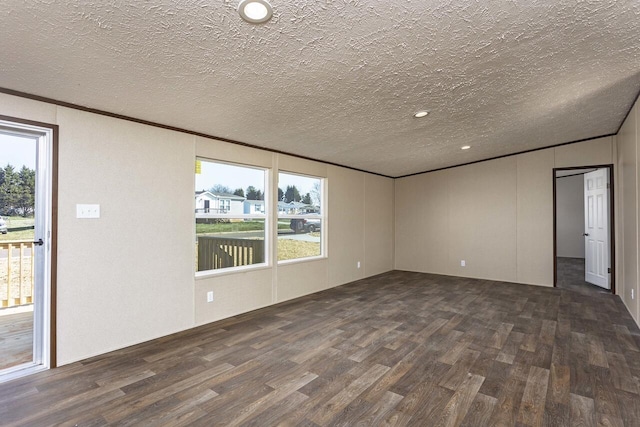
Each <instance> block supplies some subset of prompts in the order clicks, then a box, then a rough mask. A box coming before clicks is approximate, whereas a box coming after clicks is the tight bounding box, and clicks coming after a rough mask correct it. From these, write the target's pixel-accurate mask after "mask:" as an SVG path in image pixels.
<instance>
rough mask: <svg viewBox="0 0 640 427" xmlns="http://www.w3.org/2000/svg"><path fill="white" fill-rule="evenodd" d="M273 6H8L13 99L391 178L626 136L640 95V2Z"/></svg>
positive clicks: (414, 0)
mask: <svg viewBox="0 0 640 427" xmlns="http://www.w3.org/2000/svg"><path fill="white" fill-rule="evenodd" d="M270 1H271V4H272V5H273V7H274V18H273V19H272V20H271V21H270V22H268V23H267V24H263V25H252V24H249V23H247V22H244V21H242V20H241V19H240V17H239V15H238V13H237V12H236V10H235V8H236V6H237V0H223V1H221V0H208V1H204V0H182V1H175V0H174V1H171V0H144V1H141V0H117V1H116V0H113V1H106V0H105V1H95V0H94V1H89V0H84V1H75V0H38V1H35V0H6V1H5V2H3V6H2V8H1V9H0V28H2V36H1V37H0V87H2V88H5V89H11V90H16V91H21V92H25V93H29V94H34V95H38V96H43V97H48V98H52V99H55V100H58V101H65V102H70V103H74V104H78V105H81V106H86V107H91V108H95V109H99V110H104V111H108V112H111V113H117V114H122V115H126V116H130V117H134V118H137V119H143V120H148V121H152V122H157V123H162V124H165V125H169V126H175V127H180V128H183V129H187V130H191V131H196V132H202V133H205V134H209V135H213V136H218V137H222V138H228V139H233V140H237V141H240V142H243V143H247V144H252V145H256V146H260V147H267V148H270V149H275V150H280V151H284V152H289V153H292V154H297V155H303V156H307V157H311V158H314V159H319V160H323V161H328V162H332V163H337V164H341V165H346V166H350V167H353V168H358V169H363V170H367V171H372V172H376V173H380V174H384V175H388V176H402V175H406V174H411V173H415V172H421V171H426V170H433V169H437V168H442V167H447V166H451V165H457V164H463V163H468V162H471V161H476V160H480V159H486V158H491V157H495V156H500V155H505V154H510V153H515V152H521V151H525V150H530V149H534V148H539V147H544V146H550V145H555V144H560V143H564V142H569V141H575V140H580V139H584V138H591V137H595V136H600V135H606V134H611V133H615V132H616V131H617V129H618V127H619V126H620V124H621V122H622V120H623V119H624V117H625V115H626V114H627V112H628V110H629V108H630V106H631V104H632V102H633V101H634V99H635V97H636V95H637V94H638V91H639V90H640V1H637V0H621V1H615V0H607V1H605V0H544V1H536V0H476V1H463V0H456V1H454V0H449V1H444V0H440V1H426V0H424V1H418V0H393V1H390V0H316V1H302V0H270ZM421 109H427V110H430V111H431V114H430V115H429V116H428V117H426V118H423V119H415V118H413V116H412V115H413V113H414V112H415V111H417V110H421ZM467 144H468V145H471V146H472V149H470V150H467V151H461V150H460V146H462V145H467Z"/></svg>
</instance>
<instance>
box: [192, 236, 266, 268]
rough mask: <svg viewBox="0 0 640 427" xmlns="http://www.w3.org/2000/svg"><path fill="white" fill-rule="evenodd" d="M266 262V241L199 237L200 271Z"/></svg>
mask: <svg viewBox="0 0 640 427" xmlns="http://www.w3.org/2000/svg"><path fill="white" fill-rule="evenodd" d="M261 262H264V240H253V239H232V238H225V237H213V236H198V271H204V270H216V269H218V268H226V267H239V266H241V265H251V264H258V263H261Z"/></svg>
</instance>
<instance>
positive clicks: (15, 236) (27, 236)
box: [0, 228, 35, 242]
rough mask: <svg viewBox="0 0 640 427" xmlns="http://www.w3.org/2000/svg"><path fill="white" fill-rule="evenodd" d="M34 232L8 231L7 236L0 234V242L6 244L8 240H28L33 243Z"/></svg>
mask: <svg viewBox="0 0 640 427" xmlns="http://www.w3.org/2000/svg"><path fill="white" fill-rule="evenodd" d="M34 236H35V232H34V231H33V228H32V229H31V230H22V231H9V232H8V233H7V234H0V242H6V241H8V240H12V241H13V240H29V241H33V240H34Z"/></svg>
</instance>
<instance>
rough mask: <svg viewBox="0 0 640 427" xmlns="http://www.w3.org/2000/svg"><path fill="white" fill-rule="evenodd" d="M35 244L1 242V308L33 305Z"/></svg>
mask: <svg viewBox="0 0 640 427" xmlns="http://www.w3.org/2000/svg"><path fill="white" fill-rule="evenodd" d="M34 246H35V245H34V243H33V241H31V240H24V241H22V240H14V241H5V242H0V307H2V308H4V307H14V306H18V305H24V304H33V295H34V293H33V285H34V277H35V263H34V254H35V251H34Z"/></svg>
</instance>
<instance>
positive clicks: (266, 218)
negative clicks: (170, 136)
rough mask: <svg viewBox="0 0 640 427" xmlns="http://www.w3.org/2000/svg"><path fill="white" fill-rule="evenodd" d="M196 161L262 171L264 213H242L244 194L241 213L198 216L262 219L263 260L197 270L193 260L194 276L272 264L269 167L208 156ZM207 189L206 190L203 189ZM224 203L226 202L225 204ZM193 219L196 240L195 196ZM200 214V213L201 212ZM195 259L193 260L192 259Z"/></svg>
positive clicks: (200, 276)
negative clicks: (247, 263) (234, 265)
mask: <svg viewBox="0 0 640 427" xmlns="http://www.w3.org/2000/svg"><path fill="white" fill-rule="evenodd" d="M195 160H196V162H208V163H217V164H222V165H228V166H235V167H241V168H246V169H254V170H258V171H262V172H263V173H264V176H263V179H264V181H263V183H262V187H263V189H264V190H263V202H264V213H262V214H245V213H244V203H245V202H246V201H247V200H248V199H247V198H246V196H245V200H244V202H243V213H242V214H231V213H219V212H218V213H207V215H206V216H200V218H203V217H204V218H212V219H230V220H231V219H242V220H247V219H257V220H262V221H263V222H264V240H263V242H264V249H263V252H264V261H263V262H260V263H255V264H249V265H241V266H236V267H224V268H219V269H212V270H200V271H198V270H197V267H195V262H194V269H195V270H196V271H195V278H196V280H197V279H201V278H205V277H210V276H220V275H225V274H230V273H235V272H243V271H248V270H260V269H264V268H268V267H271V266H272V261H271V251H270V248H271V244H270V243H271V234H272V227H271V223H272V222H273V221H272V218H273V214H272V213H271V209H269V207H268V205H269V197H270V194H271V191H270V188H269V183H270V182H271V180H270V174H271V169H270V168H267V167H264V166H257V165H251V164H246V163H237V162H230V161H225V160H220V159H212V158H208V157H203V156H196V158H195ZM196 175H197V174H195V173H194V195H195V193H196V191H198V190H197V189H196V188H195V185H196V181H195V180H196ZM205 191H208V190H205ZM230 203H231V201H229V206H230ZM225 205H226V204H225ZM210 209H211V210H216V208H210ZM217 210H218V211H219V210H220V206H218V209H217ZM229 210H231V208H230V207H229ZM193 211H194V219H193V221H194V222H193V234H194V240H195V241H196V242H197V239H198V234H197V233H196V219H198V212H197V211H198V208H196V207H195V197H194V209H193ZM201 215H202V214H201ZM194 256H195V257H196V260H197V257H198V252H197V251H195V253H194ZM194 261H195V260H194Z"/></svg>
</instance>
